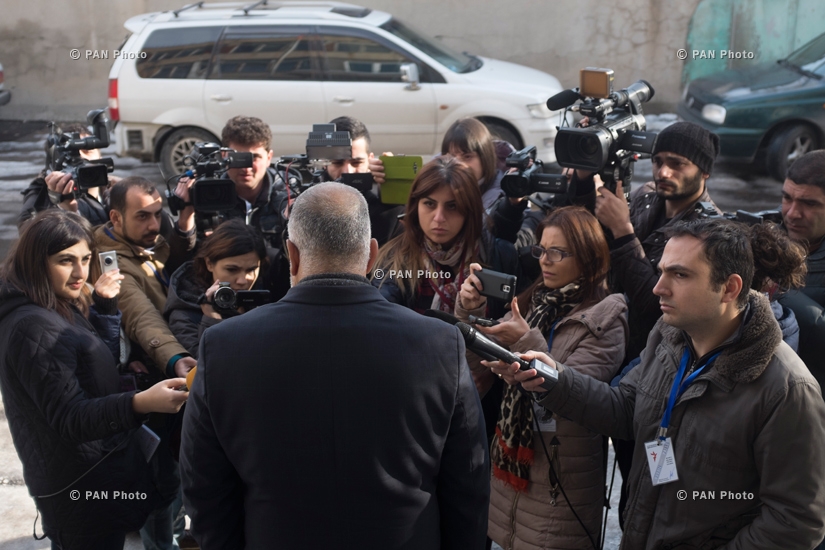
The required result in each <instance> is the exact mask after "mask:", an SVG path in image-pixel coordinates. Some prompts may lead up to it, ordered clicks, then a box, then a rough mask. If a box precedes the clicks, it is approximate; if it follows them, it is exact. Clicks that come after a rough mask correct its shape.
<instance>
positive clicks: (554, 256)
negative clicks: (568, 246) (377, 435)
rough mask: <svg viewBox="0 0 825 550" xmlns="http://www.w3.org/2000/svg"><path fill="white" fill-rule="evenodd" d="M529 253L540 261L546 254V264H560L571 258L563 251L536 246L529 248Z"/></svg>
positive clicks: (570, 255)
mask: <svg viewBox="0 0 825 550" xmlns="http://www.w3.org/2000/svg"><path fill="white" fill-rule="evenodd" d="M530 253H531V254H532V255H533V257H534V258H535V259H537V260H541V257H542V256H544V255H545V254H546V255H547V261H548V262H560V261H562V260H563V259H565V258H571V257H572V256H573V255H572V254H570V253H569V252H565V251H564V250H559V249H558V248H542V247H541V246H539V245H537V244H534V245H533V246H531V247H530Z"/></svg>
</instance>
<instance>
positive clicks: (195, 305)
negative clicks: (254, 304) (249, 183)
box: [163, 219, 268, 359]
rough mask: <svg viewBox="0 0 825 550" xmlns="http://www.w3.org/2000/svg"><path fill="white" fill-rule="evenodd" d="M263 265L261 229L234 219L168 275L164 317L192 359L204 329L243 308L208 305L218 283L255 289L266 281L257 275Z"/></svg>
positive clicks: (265, 256)
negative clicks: (193, 255)
mask: <svg viewBox="0 0 825 550" xmlns="http://www.w3.org/2000/svg"><path fill="white" fill-rule="evenodd" d="M267 265H268V259H267V255H266V245H265V243H264V239H263V236H262V235H261V233H260V232H259V231H258V230H257V229H255V228H254V227H252V226H249V225H246V224H245V223H244V222H243V220H237V219H236V220H228V221H225V222H223V223H222V224H220V225H219V226H218V227H217V228H216V229H215V231H213V232H212V234H211V235H209V236H208V237H207V238H206V239H204V241H203V243H202V244H201V246H200V248H199V250H198V254H197V255H196V256H195V259H194V260H192V261H191V262H186V263H185V264H183V265H181V266H180V267H179V268H178V269H177V270H176V271H175V272H174V273H173V274H172V277H171V278H170V280H169V295H168V296H167V298H166V307H165V308H164V310H163V317H164V318H165V319H166V322H167V323H169V328H170V329H171V330H172V334H174V335H175V338H177V340H178V342H180V343H181V345H182V346H183V347H185V348H186V351H188V352H189V353H191V354H192V357H194V358H196V359H197V357H198V348H199V347H200V339H201V335H202V334H203V331H204V330H206V329H207V328H209V327H211V326H213V325H216V324H218V323H220V322H221V321H222V320H224V319H226V318H228V317H234V316H236V315H239V314H241V313H243V312H244V308H243V307H239V308H229V309H222V308H219V307H216V306H214V305H213V303H212V302H213V297H214V295H215V292H216V291H217V290H218V285H219V283H229V286H230V288H231V289H232V290H234V291H235V292H237V291H240V290H253V289H258V288H259V287H260V286H262V285H261V284H260V283H261V281H263V280H265V279H266V278H265V277H260V274H261V271H265V270H266V267H267Z"/></svg>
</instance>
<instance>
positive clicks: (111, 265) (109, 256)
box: [97, 250, 117, 273]
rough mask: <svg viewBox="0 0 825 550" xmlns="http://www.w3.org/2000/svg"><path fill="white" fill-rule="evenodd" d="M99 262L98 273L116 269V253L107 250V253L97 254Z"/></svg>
mask: <svg viewBox="0 0 825 550" xmlns="http://www.w3.org/2000/svg"><path fill="white" fill-rule="evenodd" d="M97 257H98V259H99V260H100V272H101V273H108V272H109V271H114V270H115V269H117V252H115V251H114V250H109V251H108V252H101V253H100V254H98V256H97Z"/></svg>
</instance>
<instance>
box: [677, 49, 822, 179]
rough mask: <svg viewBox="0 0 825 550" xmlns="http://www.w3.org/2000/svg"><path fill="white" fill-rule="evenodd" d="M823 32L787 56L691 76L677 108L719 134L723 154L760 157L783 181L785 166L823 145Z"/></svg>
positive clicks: (734, 157)
mask: <svg viewBox="0 0 825 550" xmlns="http://www.w3.org/2000/svg"><path fill="white" fill-rule="evenodd" d="M823 77H825V34H821V35H819V36H818V37H817V38H815V39H814V40H812V41H810V42H808V43H807V44H805V45H804V46H802V47H801V48H799V49H798V50H796V51H795V52H793V53H792V54H791V55H790V56H788V57H787V58H786V59H780V60H779V61H777V62H776V63H769V64H764V65H758V66H755V67H750V68H747V69H742V70H729V71H725V72H721V73H716V74H714V75H711V76H708V77H705V78H698V79H696V80H694V81H692V82H690V83H689V84H688V85H687V86H686V87H685V91H684V93H683V94H682V101H681V102H680V104H679V108H678V113H679V116H681V117H682V118H683V119H684V120H688V121H690V122H695V123H697V124H700V125H702V126H704V127H705V128H707V129H708V130H711V131H712V132H715V133H716V134H718V135H719V139H720V143H721V152H720V156H721V157H722V159H724V160H730V161H737V162H754V161H755V160H759V161H760V162H761V160H762V159H764V161H765V167H766V168H767V171H768V173H769V174H770V175H771V176H773V177H774V178H776V179H777V180H779V181H784V179H785V174H786V172H787V170H788V166H790V165H791V163H792V162H793V161H794V160H796V159H797V158H799V157H800V156H802V155H804V154H805V153H807V152H808V151H813V150H814V149H820V148H822V147H823V146H825V80H824V79H823Z"/></svg>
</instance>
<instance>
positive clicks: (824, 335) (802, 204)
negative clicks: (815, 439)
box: [779, 151, 825, 387]
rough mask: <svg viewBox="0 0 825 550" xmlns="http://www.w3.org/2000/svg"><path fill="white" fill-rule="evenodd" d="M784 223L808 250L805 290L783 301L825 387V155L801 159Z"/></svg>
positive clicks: (788, 187) (787, 195)
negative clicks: (797, 325) (824, 363)
mask: <svg viewBox="0 0 825 550" xmlns="http://www.w3.org/2000/svg"><path fill="white" fill-rule="evenodd" d="M782 223H783V225H784V226H785V229H786V230H787V231H788V236H789V237H791V238H792V239H794V240H796V241H799V242H801V243H802V244H804V245H805V246H806V247H807V249H808V258H807V265H808V275H807V277H806V278H805V287H804V288H802V289H800V290H795V291H791V292H788V293H787V294H785V295H784V296H782V297H781V298H780V299H779V301H780V302H781V303H782V304H783V305H784V306H787V307H788V308H790V309H791V310H793V312H794V315H796V321H797V323H798V324H799V351H798V353H799V357H801V358H802V360H803V361H805V364H806V365H807V366H808V368H809V369H810V370H811V372H812V373H813V375H814V377H816V379H817V381H819V384H820V385H821V386H823V387H825V366H823V357H825V151H812V152H810V153H807V154H805V155H803V156H801V157H800V158H798V159H797V160H796V161H795V162H794V163H793V164H791V166H790V168H788V176H787V177H786V178H785V183H784V184H783V185H782Z"/></svg>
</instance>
